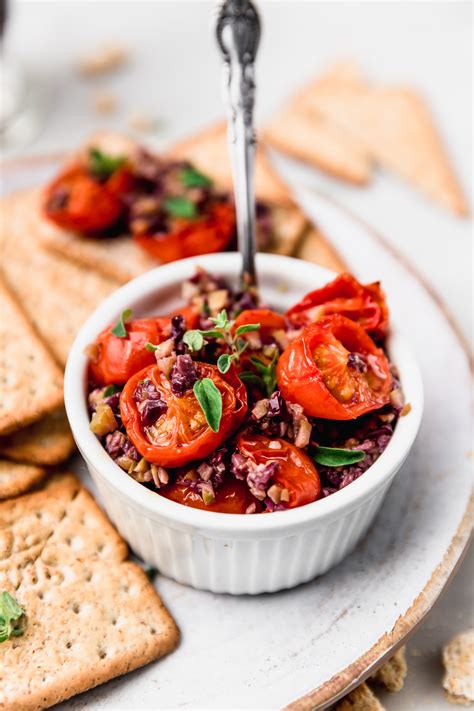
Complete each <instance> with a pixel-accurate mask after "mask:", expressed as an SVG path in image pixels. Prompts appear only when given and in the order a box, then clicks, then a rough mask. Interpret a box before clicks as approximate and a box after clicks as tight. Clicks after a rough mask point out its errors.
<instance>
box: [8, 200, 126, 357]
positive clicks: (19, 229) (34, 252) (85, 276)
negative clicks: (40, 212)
mask: <svg viewBox="0 0 474 711" xmlns="http://www.w3.org/2000/svg"><path fill="white" fill-rule="evenodd" d="M37 204H38V190H37V189H34V190H26V191H24V192H21V193H15V194H13V195H10V196H8V197H7V198H4V199H3V200H2V203H1V207H2V212H3V220H2V233H1V237H0V248H1V251H2V256H3V262H2V266H3V269H4V273H5V280H6V281H7V282H8V285H9V286H10V288H11V290H12V291H14V292H15V294H16V296H17V297H18V299H19V300H20V301H21V304H22V306H23V308H24V310H25V311H26V313H27V314H28V316H29V317H30V319H31V321H32V322H33V324H34V326H35V327H36V329H37V331H38V333H39V334H40V335H41V336H42V338H43V340H44V342H45V343H47V344H48V347H49V348H50V350H51V352H52V353H53V354H54V356H55V357H56V359H57V360H58V362H60V363H62V364H64V363H65V362H66V358H67V354H68V352H69V348H70V346H71V344H72V341H73V340H74V338H75V336H76V334H77V332H78V330H79V328H80V327H81V326H82V324H83V322H84V321H85V320H86V318H87V317H88V316H89V315H90V314H91V312H92V311H93V310H94V308H95V307H96V306H97V305H98V304H99V303H100V302H101V301H103V300H104V298H105V297H106V296H108V295H109V294H110V293H111V292H112V291H113V290H114V289H116V288H117V286H118V282H116V281H112V280H110V279H106V278H105V277H104V276H102V275H101V274H98V273H97V272H96V271H94V270H91V269H84V268H82V267H80V266H78V265H77V264H74V263H73V262H71V261H69V260H68V259H64V258H61V257H59V256H57V255H56V254H53V253H51V252H49V251H47V250H45V249H42V247H41V246H40V244H39V242H38V239H37V235H36V233H35V231H34V229H33V228H32V225H31V216H32V215H33V214H34V210H35V209H36V206H37Z"/></svg>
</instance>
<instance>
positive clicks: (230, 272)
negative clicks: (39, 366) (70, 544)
mask: <svg viewBox="0 0 474 711" xmlns="http://www.w3.org/2000/svg"><path fill="white" fill-rule="evenodd" d="M198 265H200V266H203V267H204V268H205V269H207V270H208V271H211V272H212V271H215V272H219V273H222V274H224V276H228V277H232V276H237V275H238V274H239V271H240V255H238V253H234V252H227V253H220V254H209V255H201V256H199V257H190V258H188V259H183V260H180V261H177V262H172V263H171V264H166V265H162V266H159V267H156V268H155V269H152V270H150V271H148V272H145V273H144V274H142V275H140V276H138V277H136V278H135V279H133V280H131V281H130V282H128V283H127V284H125V285H123V286H122V287H120V288H118V289H117V290H116V291H114V292H113V293H112V294H110V295H109V296H108V297H107V298H106V299H105V301H103V302H102V303H101V304H100V305H99V306H98V307H97V309H96V310H95V311H94V312H93V313H92V314H91V316H90V317H89V318H88V319H87V321H86V322H85V323H84V324H83V326H82V327H81V329H80V330H79V333H78V334H77V336H76V338H75V340H74V343H73V345H72V347H71V350H70V353H69V357H68V360H67V364H66V370H65V376H64V400H65V407H66V412H67V416H68V419H69V424H70V426H71V430H72V433H73V436H74V439H75V441H76V444H77V446H78V448H79V450H80V452H81V453H82V455H83V457H84V459H85V460H86V463H87V464H88V465H90V466H91V467H92V468H93V469H95V470H97V471H98V472H99V473H100V476H101V477H102V478H103V479H105V480H106V481H107V483H108V485H109V486H110V487H112V488H113V489H115V490H116V492H117V493H118V494H119V495H120V497H121V498H122V499H124V500H126V501H127V503H129V504H130V505H133V506H134V507H135V508H136V507H139V508H141V509H145V510H146V511H147V513H148V514H149V515H150V516H152V517H153V518H160V519H167V521H168V524H169V525H173V524H175V525H181V526H183V525H184V526H188V527H191V528H194V529H195V528H199V529H200V530H208V531H212V532H214V533H218V532H220V533H222V534H242V537H247V536H248V535H249V534H255V535H257V536H259V535H264V534H265V533H270V532H275V531H281V532H283V531H286V532H288V530H292V529H294V528H300V527H301V526H305V525H307V524H310V525H312V526H313V527H314V526H315V525H317V524H320V523H322V521H324V520H327V519H328V518H340V517H341V516H342V515H344V514H345V513H347V512H348V511H349V510H352V509H354V508H357V507H358V506H360V504H361V502H362V501H363V500H364V499H370V498H372V495H374V494H375V493H376V491H378V490H379V488H381V487H383V486H385V485H387V484H388V483H389V482H390V480H391V478H393V476H394V475H395V473H396V472H397V470H398V469H399V468H400V467H401V465H402V464H403V462H404V460H405V459H406V457H407V455H408V452H409V451H410V449H411V447H412V445H413V443H414V441H415V438H416V435H417V432H418V429H419V426H420V422H421V417H422V411H423V385H422V378H421V374H420V371H419V367H418V364H417V361H416V358H415V356H414V355H413V353H412V351H411V349H410V348H409V346H408V345H407V344H406V343H405V341H404V339H403V337H402V336H401V335H400V332H399V330H398V327H397V326H395V327H393V325H392V328H391V333H390V337H389V349H390V351H391V352H392V356H393V360H394V362H395V363H396V365H397V367H398V369H399V372H400V378H401V381H402V383H403V387H404V391H405V393H406V394H407V401H408V402H410V404H411V411H410V413H409V416H408V417H404V418H400V419H399V421H398V422H397V426H396V428H395V431H394V433H393V436H392V438H391V440H390V442H389V444H388V446H387V448H386V449H385V450H384V452H383V453H382V454H381V455H380V457H379V458H378V459H377V461H376V462H374V464H372V465H371V466H370V467H369V469H367V471H366V472H364V474H363V476H361V477H359V478H358V479H356V480H355V481H354V482H352V483H351V484H350V485H348V486H347V487H344V488H343V489H340V490H339V491H337V492H335V493H334V494H332V495H331V496H328V497H326V498H324V499H319V500H317V501H314V502H313V503H311V504H307V505H306V506H301V507H298V508H294V509H289V510H287V511H281V512H275V513H274V514H272V515H271V516H257V515H253V516H251V515H250V516H249V515H247V514H232V515H231V514H228V515H225V514H222V513H219V512H215V511H203V510H201V509H194V508H191V507H189V506H184V505H182V504H179V503H177V502H174V501H171V500H170V499H166V498H165V497H161V496H159V495H158V496H157V495H156V493H155V492H153V491H151V490H149V489H148V488H147V487H145V486H143V485H142V484H140V483H139V482H137V481H135V480H134V479H133V478H132V477H130V476H128V475H127V474H126V473H125V472H124V471H123V470H122V469H121V468H120V467H119V466H118V465H117V464H115V462H114V461H113V460H112V459H111V458H110V456H109V455H108V454H107V452H106V451H105V449H104V448H103V447H102V445H101V443H100V442H99V440H98V439H97V438H96V437H95V435H94V434H93V433H92V432H91V431H90V429H89V416H88V412H87V405H86V398H85V387H86V366H87V356H86V355H85V353H84V349H85V347H86V346H87V345H88V344H89V343H91V342H92V341H93V340H94V338H95V337H96V336H97V334H98V333H99V332H100V331H101V330H102V329H103V328H105V327H106V326H107V325H108V324H110V323H112V322H113V321H114V318H117V316H118V315H119V314H120V313H121V312H122V311H123V310H124V309H125V308H129V307H130V308H133V306H134V303H137V302H139V301H140V300H141V299H144V298H146V297H149V296H152V294H153V292H158V291H160V290H163V289H164V288H165V287H167V288H172V287H173V286H174V287H178V288H179V285H180V284H181V283H182V282H183V280H184V279H186V278H188V277H189V276H190V275H192V274H193V272H194V270H195V268H196V266H198ZM257 265H258V270H259V272H260V274H261V275H264V274H268V275H271V276H272V277H275V276H276V277H279V278H280V279H285V277H287V276H288V274H290V273H291V271H292V270H294V269H295V268H297V273H298V277H299V279H300V280H301V282H302V284H305V283H306V280H315V281H319V280H323V279H324V280H326V281H327V280H329V279H332V278H334V276H335V273H334V272H332V271H330V270H328V269H325V268H323V267H320V266H319V265H316V264H312V263H310V262H304V261H302V260H300V259H296V258H293V257H286V256H280V255H274V254H258V255H257ZM306 291H307V289H306V287H305V288H304V289H303V293H306Z"/></svg>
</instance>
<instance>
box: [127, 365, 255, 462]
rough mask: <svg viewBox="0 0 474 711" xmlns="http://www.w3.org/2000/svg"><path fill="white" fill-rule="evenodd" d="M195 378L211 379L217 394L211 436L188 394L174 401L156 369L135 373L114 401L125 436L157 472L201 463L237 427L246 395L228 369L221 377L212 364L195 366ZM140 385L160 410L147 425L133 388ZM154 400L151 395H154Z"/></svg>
mask: <svg viewBox="0 0 474 711" xmlns="http://www.w3.org/2000/svg"><path fill="white" fill-rule="evenodd" d="M195 365H196V367H197V369H198V374H199V378H211V379H212V381H213V382H214V385H215V386H216V387H217V389H218V390H219V391H220V393H221V395H222V418H221V421H220V426H219V431H218V432H213V431H212V430H211V428H210V427H209V425H208V424H207V421H206V418H205V415H204V412H203V411H202V409H201V406H200V405H199V403H198V401H197V399H196V397H195V395H194V392H193V390H192V388H191V389H189V390H188V391H187V392H186V393H185V394H184V395H183V396H182V397H176V395H174V394H173V392H172V391H171V384H170V381H169V380H168V378H167V377H166V375H165V374H164V373H163V372H161V370H160V369H159V368H158V366H156V365H152V366H150V367H148V368H145V369H144V370H141V371H140V372H138V373H136V374H135V375H134V376H133V377H132V378H130V380H129V381H128V382H127V384H126V385H125V388H124V389H123V391H122V394H121V396H120V413H121V416H122V422H123V424H124V425H125V429H126V430H127V434H128V436H129V437H130V439H131V441H132V442H133V444H134V445H135V447H136V448H137V449H138V451H139V452H140V454H141V455H142V457H145V459H146V460H147V461H149V462H151V463H152V464H159V465H161V466H163V467H181V466H183V465H185V464H188V463H189V462H193V461H195V460H197V459H204V458H205V457H207V456H208V455H209V454H211V453H212V452H213V451H214V450H215V449H216V448H217V447H218V446H219V445H220V444H221V442H224V441H225V440H226V439H227V438H228V437H229V436H230V435H231V434H233V432H235V430H236V429H237V428H238V427H239V425H240V424H241V422H242V420H243V418H244V416H245V413H246V412H247V391H246V389H245V385H244V384H243V383H242V382H241V381H240V380H239V379H238V377H237V374H236V371H235V369H234V368H231V369H230V370H229V371H228V373H226V374H225V375H224V374H222V373H220V372H219V371H218V369H217V367H216V366H215V365H209V364H208V363H195ZM143 383H145V386H146V387H147V388H151V389H152V390H153V391H154V393H157V394H158V395H159V397H160V399H161V400H162V401H163V402H164V405H165V406H166V410H165V411H164V412H163V414H161V415H160V416H159V417H158V418H157V420H156V421H155V422H154V423H153V424H152V425H146V424H145V422H144V418H143V416H142V410H141V409H140V405H142V403H141V402H140V399H139V397H137V392H138V390H137V388H139V386H140V388H142V387H143ZM155 397H156V395H155Z"/></svg>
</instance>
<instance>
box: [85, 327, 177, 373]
mask: <svg viewBox="0 0 474 711" xmlns="http://www.w3.org/2000/svg"><path fill="white" fill-rule="evenodd" d="M112 328H113V326H109V327H108V328H106V329H104V330H103V331H102V333H100V334H99V335H98V337H97V339H96V341H95V346H96V355H95V357H94V358H93V359H91V360H90V362H89V374H90V377H91V380H92V381H93V382H94V384H96V385H123V383H126V382H127V380H128V379H129V378H131V377H132V375H134V374H135V373H137V372H138V371H139V370H142V369H143V368H145V367H146V366H147V365H152V363H155V362H156V361H155V355H154V353H153V352H150V351H148V350H147V349H146V348H145V345H146V343H148V342H149V343H153V344H154V345H158V344H159V343H162V342H163V341H164V340H166V339H167V338H168V335H169V329H170V326H169V319H160V318H149V319H135V320H134V321H130V322H128V323H127V324H126V325H125V328H126V331H127V335H126V337H125V338H120V337H119V336H115V335H114V334H113V333H112Z"/></svg>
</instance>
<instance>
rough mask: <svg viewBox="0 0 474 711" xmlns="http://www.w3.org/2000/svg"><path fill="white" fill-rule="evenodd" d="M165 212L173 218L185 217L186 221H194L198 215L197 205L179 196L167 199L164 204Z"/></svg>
mask: <svg viewBox="0 0 474 711" xmlns="http://www.w3.org/2000/svg"><path fill="white" fill-rule="evenodd" d="M163 205H164V208H165V210H166V211H167V212H168V213H169V214H170V215H172V216H173V217H183V218H185V219H186V220H193V219H194V218H195V217H197V215H198V211H197V207H196V205H195V204H194V203H193V202H192V201H191V200H188V198H185V197H181V196H179V195H177V196H176V197H169V198H166V199H165V200H164V202H163Z"/></svg>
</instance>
